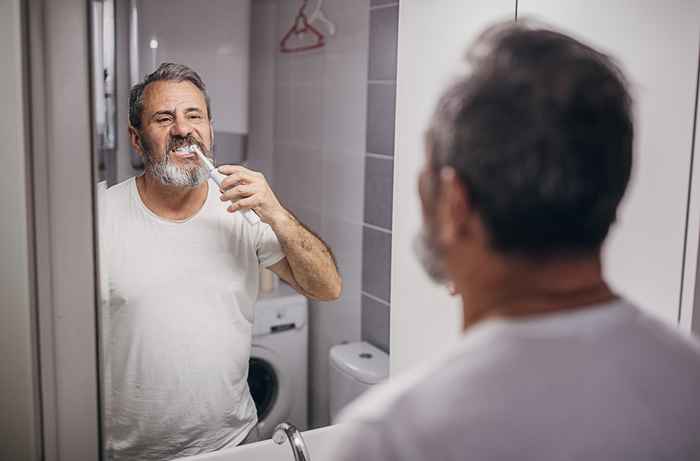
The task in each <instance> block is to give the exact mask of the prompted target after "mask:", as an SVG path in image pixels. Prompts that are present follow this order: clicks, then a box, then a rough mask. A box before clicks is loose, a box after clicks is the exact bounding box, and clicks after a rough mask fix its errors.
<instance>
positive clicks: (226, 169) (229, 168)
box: [216, 165, 253, 174]
mask: <svg viewBox="0 0 700 461" xmlns="http://www.w3.org/2000/svg"><path fill="white" fill-rule="evenodd" d="M216 169H217V170H219V171H220V172H221V173H223V174H234V173H252V172H253V171H252V170H249V169H248V168H246V167H244V166H241V165H220V166H217V167H216Z"/></svg>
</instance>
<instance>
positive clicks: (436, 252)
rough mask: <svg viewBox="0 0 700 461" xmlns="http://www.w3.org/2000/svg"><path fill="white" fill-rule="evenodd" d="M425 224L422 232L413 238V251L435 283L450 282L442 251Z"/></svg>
mask: <svg viewBox="0 0 700 461" xmlns="http://www.w3.org/2000/svg"><path fill="white" fill-rule="evenodd" d="M425 226H426V225H425V224H423V227H422V228H421V230H420V233H419V234H418V235H416V236H415V238H414V239H413V251H414V253H415V254H416V256H417V257H418V261H420V264H421V266H423V270H425V272H426V273H427V274H428V276H429V277H430V278H431V279H432V280H433V282H435V283H441V284H446V283H447V282H448V277H447V274H446V273H445V267H444V264H443V262H442V251H440V248H438V246H437V244H436V243H435V242H434V241H433V239H432V238H431V236H430V232H428V230H427V229H426V227H425Z"/></svg>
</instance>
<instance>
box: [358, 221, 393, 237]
mask: <svg viewBox="0 0 700 461" xmlns="http://www.w3.org/2000/svg"><path fill="white" fill-rule="evenodd" d="M362 225H363V226H365V227H367V228H369V229H373V230H376V231H379V232H384V233H385V234H389V235H391V231H390V230H389V229H384V228H383V227H379V226H375V225H374V224H369V223H366V222H365V223H362Z"/></svg>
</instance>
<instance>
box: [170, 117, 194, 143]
mask: <svg viewBox="0 0 700 461" xmlns="http://www.w3.org/2000/svg"><path fill="white" fill-rule="evenodd" d="M170 134H171V135H172V136H182V137H183V138H184V137H187V136H189V135H190V134H192V125H190V123H189V122H188V121H187V119H186V118H185V117H175V123H173V125H172V128H171V129H170Z"/></svg>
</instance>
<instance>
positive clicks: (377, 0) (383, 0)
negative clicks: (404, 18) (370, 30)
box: [369, 0, 399, 7]
mask: <svg viewBox="0 0 700 461" xmlns="http://www.w3.org/2000/svg"><path fill="white" fill-rule="evenodd" d="M392 3H399V0H372V1H371V2H370V4H369V6H370V7H372V6H382V5H391V4H392Z"/></svg>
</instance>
